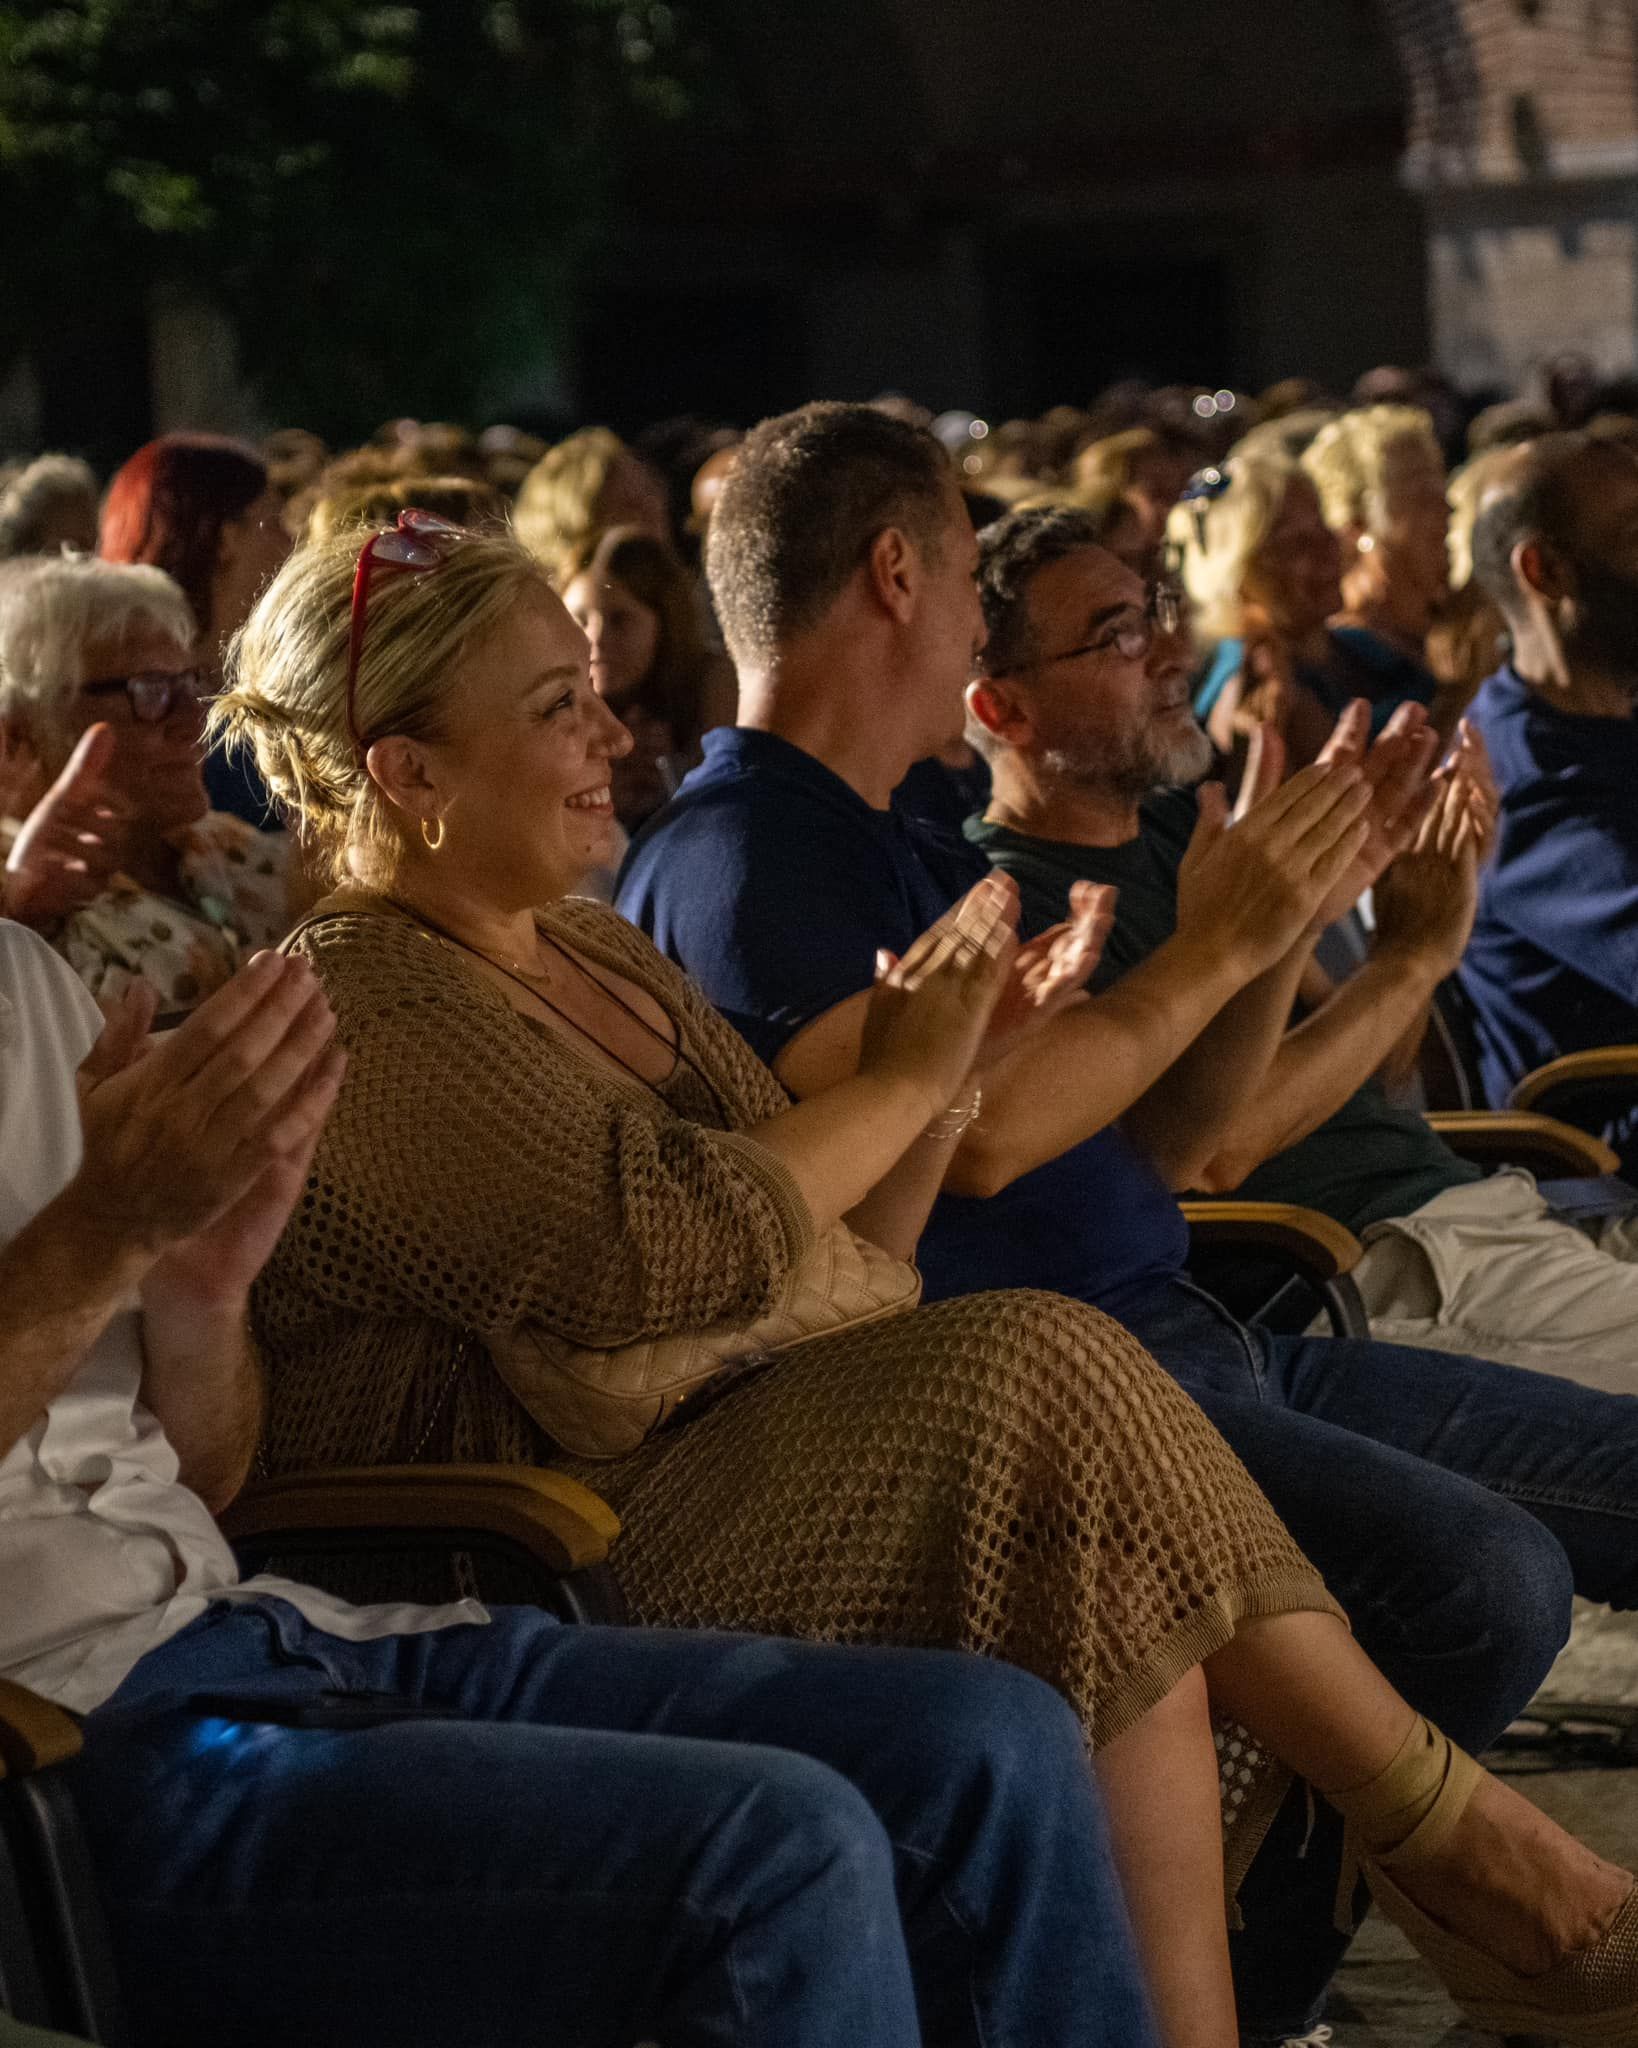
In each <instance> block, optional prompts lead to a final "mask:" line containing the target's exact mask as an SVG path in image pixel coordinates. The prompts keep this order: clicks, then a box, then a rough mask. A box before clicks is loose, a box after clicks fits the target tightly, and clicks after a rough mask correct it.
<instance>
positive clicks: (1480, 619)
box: [1427, 443, 1508, 733]
mask: <svg viewBox="0 0 1638 2048" xmlns="http://www.w3.org/2000/svg"><path fill="white" fill-rule="evenodd" d="M1507 455H1508V445H1507V444H1506V443H1502V444H1499V445H1497V446H1495V447H1492V448H1487V449H1485V450H1483V451H1482V452H1481V453H1480V454H1478V455H1474V456H1472V457H1470V458H1469V460H1468V461H1466V462H1464V463H1463V464H1462V466H1461V468H1460V469H1458V470H1456V471H1455V472H1454V473H1453V474H1452V476H1451V479H1450V485H1449V489H1448V491H1447V493H1446V496H1447V497H1448V499H1449V501H1450V543H1449V546H1450V596H1449V598H1448V599H1447V601H1446V602H1445V603H1444V604H1443V605H1442V606H1441V607H1440V609H1439V612H1438V614H1437V616H1436V617H1435V619H1434V621H1433V624H1432V625H1431V626H1430V627H1429V629H1428V638H1427V661H1428V667H1429V669H1430V670H1431V671H1432V673H1433V676H1434V678H1435V680H1436V681H1437V682H1438V685H1439V691H1438V695H1437V696H1436V697H1435V698H1434V700H1433V722H1434V724H1435V725H1436V726H1438V728H1439V730H1440V731H1441V732H1443V733H1451V732H1454V731H1455V729H1456V725H1457V721H1458V720H1459V719H1460V718H1461V716H1462V714H1463V712H1464V711H1466V709H1467V707H1468V705H1469V704H1471V703H1472V701H1473V699H1474V697H1475V696H1476V694H1477V693H1478V688H1479V685H1480V684H1481V683H1482V682H1483V681H1484V679H1485V677H1486V676H1489V675H1493V674H1494V673H1495V671H1496V668H1497V666H1498V665H1499V663H1500V662H1501V659H1502V653H1501V645H1502V641H1503V639H1504V637H1505V634H1506V631H1507V622H1506V620H1505V619H1504V618H1503V617H1502V615H1501V610H1500V607H1499V606H1498V605H1497V604H1496V603H1495V602H1494V601H1493V600H1492V599H1491V598H1490V597H1488V596H1487V595H1486V594H1485V592H1484V591H1483V590H1482V589H1481V588H1480V586H1479V584H1478V582H1477V580H1476V579H1475V577H1474V574H1473V525H1474V521H1475V520H1476V519H1477V518H1478V514H1479V500H1480V499H1481V498H1482V497H1483V496H1484V493H1485V491H1486V489H1487V488H1488V486H1489V483H1490V480H1491V479H1492V478H1493V477H1494V476H1496V475H1497V474H1499V472H1500V471H1501V470H1502V469H1503V468H1504V467H1505V466H1506V461H1507Z"/></svg>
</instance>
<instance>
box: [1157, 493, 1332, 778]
mask: <svg viewBox="0 0 1638 2048" xmlns="http://www.w3.org/2000/svg"><path fill="white" fill-rule="evenodd" d="M1167 534H1168V537H1169V541H1170V544H1171V549H1172V555H1173V559H1174V560H1175V561H1176V564H1177V567H1178V570H1179V573H1180V574H1181V576H1182V580H1183V583H1184V587H1185V588H1186V589H1187V591H1188V594H1189V597H1190V599H1191V600H1192V604H1193V622H1194V629H1195V632H1196V634H1197V636H1198V637H1199V639H1200V641H1201V643H1202V648H1203V654H1204V662H1203V668H1202V672H1201V676H1200V680H1199V682H1198V683H1197V685H1196V687H1195V694H1194V709H1195V715H1196V716H1197V717H1198V718H1199V719H1200V721H1201V723H1202V724H1203V725H1204V726H1205V728H1206V730H1207V732H1208V733H1209V734H1210V735H1211V739H1212V742H1213V744H1214V745H1215V746H1216V747H1217V748H1218V750H1219V752H1221V753H1223V754H1225V755H1228V756H1231V757H1238V756H1240V755H1241V754H1243V751H1244V748H1245V745H1246V742H1247V739H1248V737H1249V735H1250V732H1251V730H1252V728H1253V727H1255V726H1258V725H1271V726H1273V727H1275V728H1276V729H1277V730H1278V731H1279V733H1280V734H1281V736H1282V738H1283V739H1284V740H1285V743H1286V750H1287V754H1288V756H1289V757H1290V758H1291V759H1292V760H1293V761H1294V762H1295V763H1296V764H1297V765H1299V766H1303V765H1306V764H1307V763H1308V762H1310V761H1312V760H1314V759H1315V758H1316V757H1317V755H1318V754H1319V751H1320V749H1321V747H1323V746H1324V744H1325V742H1326V740H1327V739H1328V738H1329V737H1330V734H1331V728H1332V726H1333V725H1334V724H1335V722H1336V711H1335V710H1333V709H1332V707H1331V705H1330V702H1329V699H1328V696H1327V695H1326V694H1325V680H1324V678H1325V667H1326V663H1327V660H1328V657H1329V653H1330V641H1329V636H1328V634H1327V631H1326V621H1327V620H1328V619H1329V617H1330V616H1331V614H1332V612H1334V611H1335V610H1336V608H1337V606H1338V604H1339V603H1340V602H1341V597H1342V586H1341V580H1340V568H1341V560H1340V555H1339V551H1338V547H1337V542H1336V538H1335V536H1334V535H1333V534H1332V532H1331V530H1330V528H1329V527H1328V526H1327V525H1326V523H1325V519H1324V516H1323V514H1322V513H1321V511H1320V503H1319V497H1318V494H1317V493H1316V491H1315V489H1314V486H1313V484H1312V483H1311V482H1310V480H1309V479H1308V477H1307V476H1306V475H1305V474H1304V473H1303V471H1302V470H1301V469H1300V468H1298V467H1297V465H1296V464H1295V463H1293V462H1290V461H1289V460H1287V459H1286V458H1284V457H1282V456H1280V455H1277V454H1274V453H1264V454H1261V455H1256V454H1252V455H1246V454H1236V455H1232V456H1230V458H1229V459H1228V461H1227V462H1225V463H1223V464H1222V465H1221V467H1212V468H1209V469H1203V470H1201V471H1200V472H1199V473H1198V474H1197V475H1196V476H1195V477H1194V478H1193V480H1192V481H1191V482H1190V483H1189V484H1188V485H1187V486H1186V488H1185V490H1184V493H1183V498H1182V501H1181V502H1180V503H1179V504H1178V505H1177V506H1176V507H1174V509H1173V511H1172V515H1171V519H1170V521H1169V522H1168V526H1167ZM1337 708H1338V709H1340V706H1339V707H1337Z"/></svg>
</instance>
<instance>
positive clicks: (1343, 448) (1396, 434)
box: [1302, 405, 1450, 730]
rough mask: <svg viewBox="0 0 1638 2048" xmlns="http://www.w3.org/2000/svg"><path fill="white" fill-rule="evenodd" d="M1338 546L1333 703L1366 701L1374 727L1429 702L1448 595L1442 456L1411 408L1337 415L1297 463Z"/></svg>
mask: <svg viewBox="0 0 1638 2048" xmlns="http://www.w3.org/2000/svg"><path fill="white" fill-rule="evenodd" d="M1302 463H1303V468H1304V469H1305V470H1306V471H1307V473H1308V474H1309V476H1311V477H1312V478H1313V480H1314V486H1315V488H1316V489H1317V490H1318V492H1319V495H1320V506H1321V509H1322V510H1323V512H1324V514H1325V518H1326V522H1327V524H1328V525H1329V526H1330V528H1331V530H1332V532H1333V533H1334V534H1335V535H1336V536H1337V540H1338V542H1339V544H1340V546H1341V548H1342V609H1341V611H1340V612H1339V613H1338V614H1337V616H1336V618H1335V619H1334V620H1333V621H1332V628H1333V630H1332V633H1331V652H1330V659H1329V660H1328V662H1327V664H1326V674H1327V677H1328V680H1329V695H1330V696H1331V697H1332V698H1333V699H1335V700H1336V701H1337V703H1338V708H1340V706H1341V704H1343V703H1346V702H1347V700H1348V699H1349V698H1350V697H1365V698H1368V699H1369V701H1370V703H1371V705H1372V707H1373V710H1374V713H1375V723H1376V726H1377V728H1378V730H1380V728H1381V727H1382V725H1384V724H1385V723H1386V722H1387V719H1388V718H1389V716H1391V714H1392V713H1393V711H1394V710H1395V709H1396V708H1397V706H1399V705H1400V704H1403V703H1405V702H1407V701H1414V702H1416V703H1419V704H1431V703H1432V701H1433V694H1434V679H1433V677H1432V675H1431V674H1430V673H1429V670H1428V667H1427V638H1428V631H1429V628H1430V627H1431V626H1432V624H1433V622H1434V620H1435V618H1437V616H1438V614H1439V612H1440V610H1441V608H1442V607H1443V605H1444V604H1445V602H1446V600H1447V599H1448V598H1449V595H1450V556H1449V552H1448V547H1449V541H1448V530H1449V520H1450V508H1449V506H1448V505H1447V503H1446V502H1445V459H1444V456H1443V454H1442V453H1441V452H1440V448H1439V443H1438V440H1437V439H1436V437H1435V435H1434V431H1433V422H1432V420H1431V419H1430V418H1429V416H1428V415H1427V414H1426V413H1425V412H1422V411H1421V410H1420V409H1419V408H1417V407H1415V406H1408V405H1368V406H1362V407H1358V408H1356V409H1355V410H1353V411H1351V412H1345V413H1342V414H1340V415H1339V416H1338V417H1337V418H1336V419H1334V420H1333V421H1332V422H1331V424H1330V425H1329V426H1328V427H1322V428H1321V430H1320V431H1319V433H1318V434H1316V435H1315V436H1314V439H1313V441H1312V442H1311V443H1310V445H1309V448H1308V451H1307V453H1306V454H1305V455H1304V456H1303V458H1302Z"/></svg>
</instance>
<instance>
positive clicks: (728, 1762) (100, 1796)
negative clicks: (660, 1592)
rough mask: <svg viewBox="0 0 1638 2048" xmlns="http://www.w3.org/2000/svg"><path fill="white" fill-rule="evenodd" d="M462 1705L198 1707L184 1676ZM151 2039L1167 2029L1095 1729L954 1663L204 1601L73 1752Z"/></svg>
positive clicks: (696, 2038)
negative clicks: (379, 1712)
mask: <svg viewBox="0 0 1638 2048" xmlns="http://www.w3.org/2000/svg"><path fill="white" fill-rule="evenodd" d="M324 1690H331V1691H368V1692H380V1693H390V1694H393V1695H395V1696H397V1697H399V1698H401V1699H403V1700H405V1701H409V1702H426V1703H439V1704H443V1705H447V1706H450V1707H452V1708H454V1709H455V1710H456V1712H457V1714H458V1715H459V1716H460V1717H461V1718H460V1719H458V1720H422V1721H415V1720H399V1721H387V1722H385V1723H384V1724H383V1725H380V1726H377V1727H374V1728H371V1729H368V1730H364V1731H356V1730H354V1731H347V1732H338V1731H334V1730H325V1729H292V1728H287V1727H282V1726H276V1725H269V1724H268V1723H266V1722H258V1721H254V1720H250V1719H246V1720H243V1721H240V1720H234V1719H223V1718H212V1719H202V1718H201V1717H200V1715H199V1713H198V1712H197V1710H195V1709H193V1708H192V1707H190V1705H189V1698H190V1695H192V1694H194V1693H196V1692H210V1693H224V1692H226V1693H233V1692H237V1693H240V1694H243V1695H245V1696H246V1697H247V1698H252V1697H255V1698H265V1697H266V1696H267V1695H269V1694H277V1695H279V1696H281V1697H285V1696H293V1697H296V1698H305V1697H309V1696H311V1695H313V1694H315V1693H318V1692H321V1691H324ZM71 1768H72V1769H73V1770H74V1771H75V1773H76V1774H77V1778H78V1787H77V1791H78V1803H79V1806H80V1809H81V1811H82V1813H83V1815H84V1817H85V1821H86V1825H87V1827H88V1829H89V1831H90V1835H91V1846H92V1853H93V1858H94V1860H95V1862H96V1865H97V1868H98V1873H99V1878H100V1881H101V1884H102V1887H103V1891H104V1895H105V1898H106V1901H107V1905H108V1910H109V1914H110V1918H111V1921H112V1925H113V1931H114V1937H115V1942H116V1947H117V1951H118V1957H119V1962H120V1974H121V1982H122V1988H123V1990H124V1992H125V1994H126V1996H127V1998H128V2000H129V2002H130V2004H131V2006H132V2008H133V2018H134V2023H135V2031H136V2037H137V2040H138V2041H139V2043H143V2044H152V2048H159V2044H164V2048H190V2044H194V2043H197V2044H199V2048H205V2044H207V2043H209V2044H212V2048H219V2044H222V2043H226V2042H232V2043H234V2044H236V2048H261V2044H264V2043H265V2044H266V2048H275V2044H276V2048H292V2044H293V2043H297V2042H303V2041H315V2040H324V2041H338V2042H339V2041H345V2042H347V2043H348V2044H349V2048H404V2044H405V2043H413V2042H427V2043H433V2042H436V2043H437V2044H438V2048H467V2044H470V2048H507V2044H509V2043H514V2042H515V2043H523V2042H536V2041H544V2040H550V2041H552V2042H553V2043H558V2044H561V2048H631V2044H633V2043H634V2042H643V2041H656V2042H663V2043H664V2044H665V2048H728V2044H730V2043H732V2044H735V2048H753V2044H754V2048H761V2044H764V2043H766V2044H770V2048H771V2044H774V2043H778V2044H779V2048H810V2044H825V2048H878V2044H880V2048H914V2044H915V2043H916V2042H917V2041H925V2042H927V2043H929V2044H934V2043H952V2044H954V2043H959V2044H973V2048H979V2044H983V2048H1025V2044H1026V2043H1027V2044H1031V2048H1037V2044H1052V2043H1060V2042H1061V2043H1069V2042H1071V2041H1074V2042H1094V2041H1096V2042H1107V2043H1108V2044H1110V2048H1117V2044H1118V2048H1152V2044H1153V2041H1154V2034H1153V2029H1152V2025H1151V2022H1150V2018H1149V2013H1148V2006H1147V2001H1146V1996H1145V1993H1144V1992H1143V1990H1142V1987H1141V1982H1140V1979H1139V1976H1138V1971H1137V1965H1136V1962H1135V1959H1134V1951H1133V1947H1132V1941H1131V1935H1130V1929H1129V1926H1128V1923H1127V1920H1126V1914H1125V1908H1124V1905H1123V1903H1122V1901H1121V1897H1120V1892H1119V1888H1118V1884H1117V1881H1116V1878H1115V1874H1114V1870H1113V1866H1112V1864H1111V1861H1110V1857H1109V1852H1108V1847H1107V1841H1106V1836H1105V1832H1104V1827H1103V1821H1102V1815H1101V1809H1100V1807H1099V1805H1098V1802H1097V1797H1096V1793H1095V1790H1094V1785H1093V1780H1092V1775H1091V1772H1090V1770H1089V1768H1088V1765H1087V1760H1086V1755H1085V1749H1084V1746H1083V1739H1082V1736H1081V1732H1080V1729H1079V1726H1078V1724H1077V1723H1076V1721H1075V1719H1074V1717H1073V1715H1072V1714H1071V1713H1070V1710H1069V1708H1068V1707H1067V1706H1066V1705H1065V1704H1064V1702H1063V1701H1062V1700H1060V1699H1059V1698H1058V1697H1057V1696H1056V1695H1055V1694H1054V1693H1052V1692H1051V1691H1050V1690H1049V1689H1048V1688H1047V1687H1046V1686H1044V1685H1042V1684H1040V1683H1039V1682H1038V1681H1036V1680H1034V1679H1032V1678H1029V1677H1028V1676H1026V1675H1025V1674H1024V1673H1022V1672H1019V1671H1015V1670H1013V1669H1011V1668H1009V1667H1007V1666H1005V1665H1000V1664H992V1663H986V1662H981V1661H980V1660H978V1659H977V1658H966V1657H959V1656H955V1655H953V1654H948V1653H944V1652H939V1651H878V1650H858V1649H845V1648H836V1647H820V1646H815V1645H811V1644H799V1643H789V1642H776V1641H770V1640H767V1639H764V1638H759V1637H754V1636H724V1635H704V1634H700V1635H692V1634H683V1633H674V1632H670V1631H665V1630H659V1629H652V1630H651V1629H608V1628H566V1627H563V1626H562V1625H560V1624H559V1623H557V1622H555V1621H554V1620H552V1619H551V1618H550V1617H549V1616H547V1615H544V1614H540V1613H537V1612H535V1611H534V1610H532V1609H522V1608H501V1609H497V1610H495V1614H494V1619H493V1621H492V1623H491V1625H490V1626H489V1627H488V1628H480V1627H457V1628H453V1629H444V1630H439V1631H437V1632H435V1633H432V1634H427V1635H405V1636H392V1637H387V1638H384V1639H382V1640H379V1641H376V1642H366V1643H352V1642H344V1641H341V1640H340V1639H338V1638H337V1637H335V1636H331V1635H327V1634H324V1633H322V1632H320V1631H319V1630H316V1629H314V1628H312V1627H310V1626H309V1625H308V1624H307V1623H306V1622H305V1621H303V1620H302V1618H301V1617H300V1615H298V1614H297V1613H296V1612H295V1610H294V1609H293V1608H291V1607H289V1606H288V1605H287V1604H285V1603H284V1602H281V1601H278V1600H272V1599H265V1600H261V1601H259V1602H257V1603H256V1604H255V1605H247V1606H229V1605H221V1606H217V1607H214V1608H212V1609H211V1610H210V1612H209V1613H207V1614H206V1615H204V1616H203V1617H202V1618H201V1619H200V1620H198V1621H196V1622H195V1623H194V1624H193V1625H192V1626H191V1627H190V1628H188V1629H186V1630H184V1631H183V1632H182V1633H181V1634H180V1635H178V1636H176V1637H175V1638H174V1639H173V1640H172V1641H171V1642H170V1643H168V1644H165V1645H163V1646H162V1647H161V1648H159V1649H157V1650H155V1651H153V1652H152V1653H151V1654H150V1655H149V1656H147V1657H145V1658H144V1659H143V1660H142V1662H141V1663H140V1664H139V1665H138V1666H137V1668H136V1670H135V1671H134V1672H133V1673H132V1674H131V1676H130V1677H129V1678H128V1679H127V1680H126V1682H125V1684H124V1685H123V1686H122V1687H121V1688H120V1690H119V1691H118V1692H117V1693H116V1694H115V1695H114V1697H113V1699H112V1700H110V1701H109V1702H108V1703H107V1705H105V1706H103V1707H101V1708H99V1709H98V1710H97V1712H96V1713H94V1714H93V1715H92V1716H91V1717H90V1720H89V1724H88V1727H87V1733H86V1746H85V1750H84V1753H83V1755H82V1756H81V1757H80V1759H79V1760H78V1761H77V1762H76V1763H75V1764H74V1765H73V1766H72V1767H71Z"/></svg>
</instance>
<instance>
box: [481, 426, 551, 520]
mask: <svg viewBox="0 0 1638 2048" xmlns="http://www.w3.org/2000/svg"><path fill="white" fill-rule="evenodd" d="M545 453H546V443H545V442H544V441H542V440H541V439H540V438H539V436H538V435H535V434H526V433H525V432H524V431H523V429H522V428H521V427H513V426H508V425H506V424H504V423H502V424H498V425H496V426H492V427H485V428H484V430H483V432H482V433H481V434H480V435H479V436H478V454H479V456H480V457H481V458H482V461H483V473H484V476H485V478H486V479H487V480H488V481H489V482H490V483H491V484H492V485H493V486H494V487H495V489H496V490H497V491H499V492H500V494H501V496H502V497H503V498H504V499H505V500H506V502H507V503H508V504H510V503H511V502H512V500H513V499H514V498H515V497H516V496H517V494H518V487H519V486H520V485H521V484H522V482H523V479H524V478H525V477H526V476H527V475H528V474H529V472H530V470H532V469H533V468H534V466H535V464H536V463H537V462H538V461H539V460H540V458H541V457H542V456H543V455H544V454H545Z"/></svg>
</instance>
